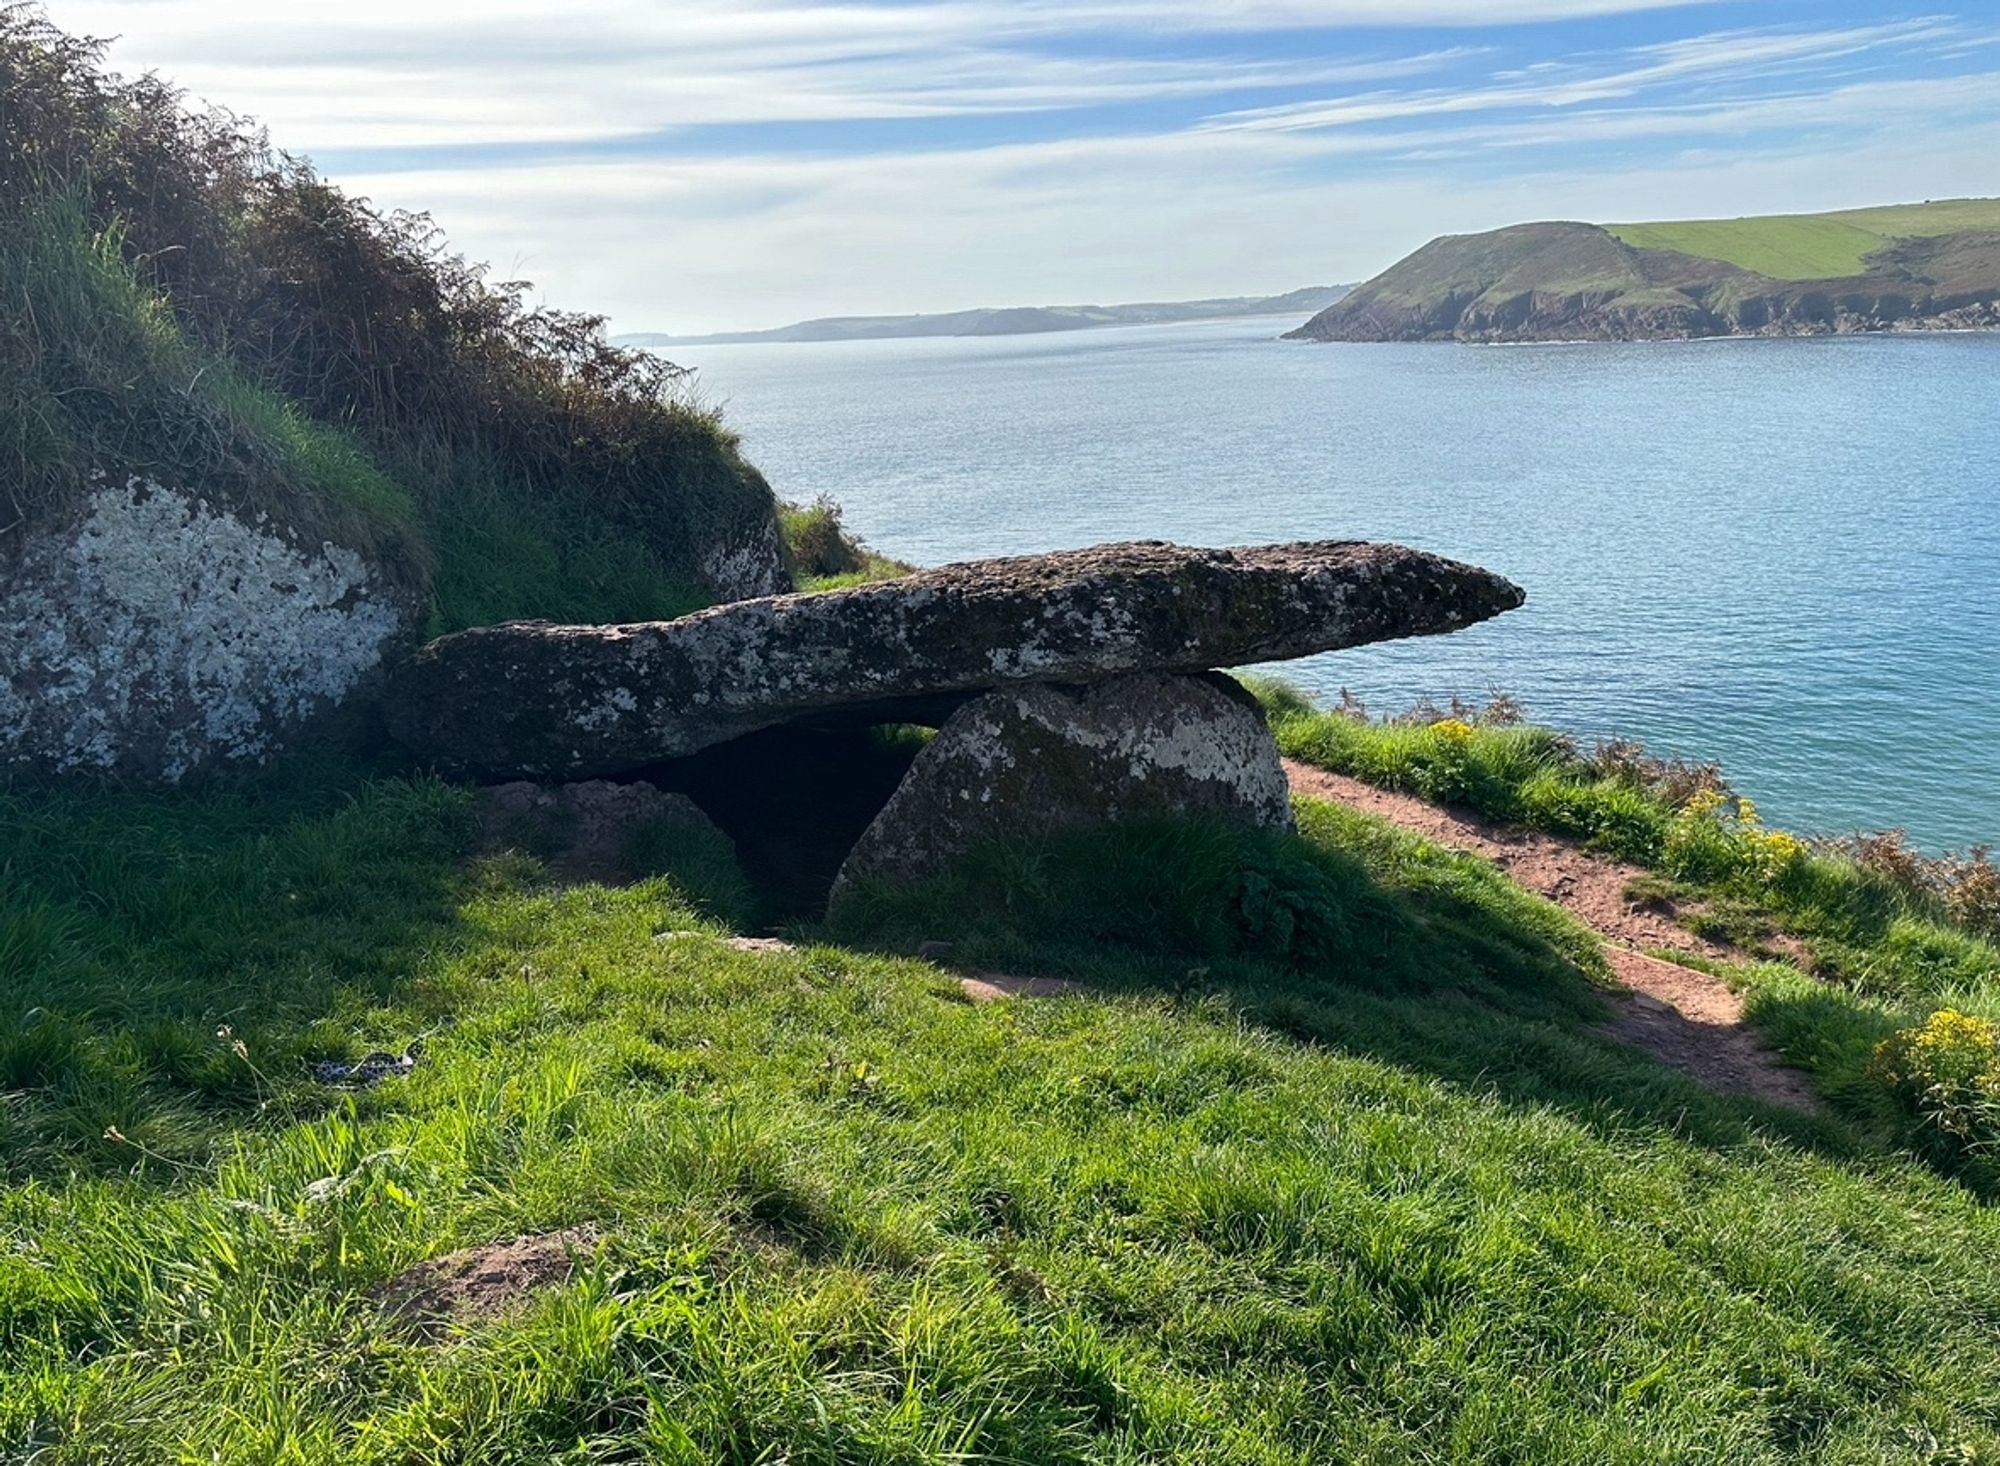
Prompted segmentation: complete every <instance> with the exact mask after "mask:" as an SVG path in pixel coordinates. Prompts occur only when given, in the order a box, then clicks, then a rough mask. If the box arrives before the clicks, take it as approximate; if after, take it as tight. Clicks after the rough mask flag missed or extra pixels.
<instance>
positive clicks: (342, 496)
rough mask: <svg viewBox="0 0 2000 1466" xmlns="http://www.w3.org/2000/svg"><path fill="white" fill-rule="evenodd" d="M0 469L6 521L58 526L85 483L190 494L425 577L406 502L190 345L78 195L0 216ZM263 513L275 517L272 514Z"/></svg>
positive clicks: (349, 447)
mask: <svg viewBox="0 0 2000 1466" xmlns="http://www.w3.org/2000/svg"><path fill="white" fill-rule="evenodd" d="M0 300H4V301H5V302H6V303H7V307H8V309H7V313H6V316H5V317H4V324H0V461H4V462H5V463H6V465H7V467H8V470H9V472H8V485H7V489H6V491H5V492H6V493H7V494H8V495H9V497H10V498H11V499H12V507H13V509H14V511H15V514H17V515H19V516H22V517H27V518H36V517H40V516H43V515H46V514H51V513H58V512H60V510H61V508H62V506H63V500H64V499H66V498H67V497H68V496H71V495H74V494H76V493H78V492H80V491H81V489H82V488H83V487H84V486H85V485H87V484H88V483H90V482H91V481H92V480H91V475H92V474H93V473H98V472H102V473H105V474H107V475H123V474H130V473H136V474H141V475H145V476H149V477H150V476H158V477H162V478H168V479H172V480H175V481H177V482H193V483H197V484H199V485H201V486H202V487H203V489H204V490H205V491H207V492H216V491H218V490H220V491H222V492H224V493H227V494H233V495H234V496H235V497H236V498H237V499H238V500H239V501H240V500H243V499H249V500H253V501H254V500H259V499H272V498H278V497H282V498H284V499H289V501H290V503H289V506H288V508H287V509H286V510H285V511H283V512H287V514H288V517H291V518H293V519H301V518H304V519H308V520H310V521H312V527H314V528H319V529H322V530H324V531H327V532H331V533H334V534H337V535H339V536H340V537H341V538H342V539H343V540H345V541H346V542H347V543H350V544H354V545H357V546H361V547H364V548H372V549H374V550H375V551H376V552H377V553H378V554H380V555H382V556H383V557H384V558H386V559H388V560H391V561H392V562H394V561H401V562H402V568H403V571H404V573H405V574H406V575H409V576H412V577H416V578H421V576H422V574H423V573H424V569H425V559H426V545H425V543H424V536H423V531H422V527H421V522H420V521H421V516H420V513H419V510H418V508H417V505H416V503H415V501H414V500H413V499H412V498H411V497H410V495H409V494H408V493H407V492H406V491H405V490H404V489H403V488H402V486H401V485H399V484H397V483H395V482H393V481H392V480H391V479H389V478H388V477H387V476H385V475H384V474H382V473H381V472H379V471H378V470H377V469H376V468H375V466H374V465H373V464H372V463H370V462H369V460H368V458H367V456H366V455H365V454H363V453H362V452H361V451H360V450H359V448H358V447H357V446H356V445H355V444H354V443H353V442H352V441H351V440H350V439H349V438H347V437H346V436H345V435H343V434H341V433H339V432H336V431H334V430H333V429H330V428H325V427H322V426H320V425H318V424H316V423H312V422H309V421H307V420H306V419H305V418H304V417H302V416H301V415H300V414H299V413H298V412H296V411H295V410H294V409H293V408H292V407H291V406H290V405H289V404H287V403H285V402H284V401H283V400H282V399H280V398H278V397H276V396H274V395H272V394H271V393H269V392H266V391H263V390H261V389H260V388H258V387H256V386H254V385H252V384H251V383H250V382H248V381H247V380H245V379H244V377H243V376H242V374H241V373H239V372H238V371H236V370H235V369H234V368H233V367H232V366H231V365H230V364H229V363H228V362H225V361H223V360H220V359H219V358H217V357H216V356H215V355H214V354H213V353H210V352H207V351H204V350H202V349H201V348H200V347H198V346H196V345H195V344H193V343H191V342H190V341H188V339H187V338H186V336H185V335H184V334H183V332H182V331H181V330H180V328H179V327H178V326H177V325H176V324H175V322H174V319H173V317H172V315H171V314H170V313H169V312H168V310H167V309H166V307H165V305H164V304H163V303H162V302H161V301H160V300H159V299H158V298H157V297H155V296H152V295H150V294H149V293H148V292H146V291H145V290H144V289H142V288H141V287H140V285H139V283H138V282H137V281H136V280H135V279H134V278H133V276H132V272H131V270H130V269H129V267H127V265H126V264H125V263H124V261H123V260H122V259H121V258H120V256H119V249H118V244H117V241H116V240H115V239H111V238H106V237H97V236H93V234H92V232H91V230H90V227H89V224H88V222H87V215H86V211H85V207H84V202H83V198H82V195H81V192H80V191H69V192H61V193H48V194H44V195H41V196H38V197H34V198H31V199H28V200H26V201H24V202H23V204H22V205H21V206H20V207H19V208H18V209H17V210H15V211H12V212H10V213H8V214H7V215H6V216H5V217H0ZM273 507H274V508H276V507H278V506H277V504H275V503H274V504H273Z"/></svg>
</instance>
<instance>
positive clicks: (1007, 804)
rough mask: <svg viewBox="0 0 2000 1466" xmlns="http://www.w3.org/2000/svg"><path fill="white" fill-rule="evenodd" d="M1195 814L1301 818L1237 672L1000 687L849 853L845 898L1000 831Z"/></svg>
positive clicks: (910, 876)
mask: <svg viewBox="0 0 2000 1466" xmlns="http://www.w3.org/2000/svg"><path fill="white" fill-rule="evenodd" d="M1185 814H1200V815H1208V816H1211V817H1215V818H1220V819H1226V820H1233V821H1237V822H1240V823H1243V824H1250V825H1259V826H1264V827H1267V828H1273V829H1289V828H1290V827H1291V823H1292V806H1291V798H1290V791H1289V788H1288V786H1287V784H1286V781H1285V771H1284V769H1283V767H1282V766H1281V765H1280V763H1279V760H1278V748H1277V745H1276V744H1275V743H1274V742H1273V741H1272V739H1271V731H1270V728H1269V727H1268V726H1267V725H1266V723H1265V721H1264V715H1263V712H1262V711H1261V710H1260V709H1259V708H1258V706H1257V703H1256V701H1255V700H1254V699H1253V698H1251V697H1250V696H1249V695H1248V694H1247V693H1245V692H1244V691H1243V689H1242V688H1241V687H1239V686H1238V685H1237V684H1236V683H1234V682H1232V681H1231V680H1230V679H1228V678H1226V677H1221V676H1217V675H1215V674H1212V673H1211V674H1208V675H1204V676H1196V677H1183V676H1160V675H1137V676H1130V677H1118V678H1114V679H1112V680H1110V681H1107V682H1098V683H1092V684H1089V685H1087V686H1081V687H1051V686H1033V687H1017V688H1007V689H1005V690H1003V691H999V692H989V693H987V694H986V695H985V696H983V697H979V698H975V699H974V700H973V701H971V702H969V703H967V704H966V705H965V706H964V707H962V708H960V709H959V710H958V711H957V712H956V713H953V714H952V716H951V719H950V720H949V721H948V722H947V723H946V724H945V725H944V727H943V728H942V729H940V730H939V732H938V735H937V737H936V738H934V739H932V740H931V742H930V743H929V744H928V745H926V747H925V748H924V751H923V752H922V753H920V754H919V755H917V760H916V762H915V763H914V764H913V765H911V767H910V772H909V773H908V774H907V775H906V776H905V777H904V779H903V782H902V783H901V784H900V785H899V786H897V789H896V792H895V794H894V795H892V796H891V797H890V800H889V803H888V804H887V805H886V806H885V807H884V808H883V810H882V812H881V813H880V814H879V815H877V816H876V817H875V820H874V822H873V823H872V824H870V825H869V827H868V829H867V831H866V832H865V833H864V834H863V835H862V836H861V839H860V840H859V841H858V842H857V843H856V844H855V847H854V850H853V851H852V853H850V854H849V855H848V857H847V860H846V862H845V863H844V864H843V865H842V866H841V870H840V877H839V879H838V880H837V881H836V882H835V884H834V890H833V899H834V900H835V901H838V900H840V899H841V897H842V896H843V895H844V894H845V893H846V892H847V891H848V890H850V889H851V888H852V887H853V886H854V885H855V884H856V883H859V882H866V881H870V880H887V881H895V882H902V881H911V880H917V879H921V878H922V877H924V876H927V875H933V874H935V873H937V872H938V871H939V870H941V869H944V868H945V867H947V866H949V865H950V864H951V863H952V862H954V861H955V860H957V859H959V858H960V857H962V856H964V855H965V854H966V853H967V852H969V851H971V850H972V849H973V848H975V847H976V846H979V845H981V844H984V843H987V842H989V841H992V840H996V839H1001V838H1029V839H1032V838H1035V837H1038V836H1043V835H1048V834H1051V833H1053V832H1055V831H1057V830H1063V829H1069V828H1073V827H1076V826H1082V825H1092V824H1110V823H1115V822H1117V821H1119V820H1125V819H1134V818H1143V817H1146V816H1165V815H1185Z"/></svg>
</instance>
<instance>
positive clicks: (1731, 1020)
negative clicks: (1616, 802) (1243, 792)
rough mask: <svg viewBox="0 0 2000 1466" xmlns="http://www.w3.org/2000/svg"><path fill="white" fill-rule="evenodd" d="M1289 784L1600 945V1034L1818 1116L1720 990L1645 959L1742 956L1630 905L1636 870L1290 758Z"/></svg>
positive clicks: (1790, 1072)
mask: <svg viewBox="0 0 2000 1466" xmlns="http://www.w3.org/2000/svg"><path fill="white" fill-rule="evenodd" d="M1285 774H1286V776H1287V777H1288V778H1289V779H1290V780H1291V784H1292V792H1293V793H1295V794H1305V795H1309V796H1311V797H1313V798H1315V799H1330V800H1334V801H1336V802H1338V803H1340V804H1345V805H1348V806H1350V807H1351V808H1354V809H1359V810H1362V811H1364V812H1366V813H1368V814H1372V815H1375V816H1377V817H1379V818H1381V819H1385V820H1387V821H1389V822H1390V823H1391V824H1394V825H1397V826H1400V827H1401V828H1403V829H1406V830H1409V831H1411V832H1412V833H1414V834H1419V835H1422V836H1424V837H1425V838H1426V839H1429V840H1434V841H1436V842H1437V843H1438V844H1440V845H1445V846H1449V847H1450V848H1452V849H1454V850H1464V851H1468V852H1470V853H1471V854H1474V855H1479V856H1483V857H1484V858H1485V859H1487V860H1490V861H1492V862H1493V863H1494V864H1495V865H1497V866H1499V867H1500V868H1501V869H1502V870H1504V871H1505V872H1507V874H1508V875H1509V876H1510V877H1511V878H1512V879H1513V880H1515V881H1516V882H1518V883H1519V884H1520V885H1522V886H1525V887H1526V888H1527V889H1529V890H1531V891H1533V892H1535V893H1536V894H1538V895H1540V896H1543V897H1545V898H1546V899H1548V900H1550V901H1553V902H1554V903H1555V904H1556V905H1558V906H1560V907H1562V908H1563V909H1564V910H1566V911H1568V912H1569V913H1570V914H1571V915H1572V916H1574V917H1576V918H1577V919H1578V920H1580V921H1581V922H1583V923H1584V925H1586V926H1588V927H1590V928H1591V929H1592V930H1593V931H1595V932H1596V933H1597V934H1598V935H1599V936H1601V937H1602V938H1604V942H1605V953H1604V955H1605V958H1606V960H1607V961H1609V962H1610V964H1611V970H1612V972H1613V973H1615V974H1616V975H1617V978H1618V981H1619V982H1620V983H1621V984H1623V985H1624V987H1625V988H1626V989H1627V991H1626V992H1625V993H1623V994H1621V995H1619V997H1618V999H1617V1006H1616V1010H1615V1011H1614V1013H1613V1015H1612V1017H1611V1020H1610V1021H1609V1022H1608V1023H1606V1024H1604V1025H1602V1027H1601V1029H1600V1032H1602V1033H1604V1034H1606V1035H1607V1036H1608V1037H1611V1038H1614V1039H1616V1040H1618V1041H1619V1042H1620V1043H1624V1044H1629V1045H1630V1046H1631V1047H1633V1048H1636V1049H1639V1050H1641V1051H1642V1052H1644V1053H1647V1054H1650V1055H1652V1056H1653V1057H1654V1058H1656V1059H1658V1060H1659V1061H1660V1062H1661V1063H1663V1064H1666V1065H1668V1066H1670V1067H1672V1068H1675V1069H1678V1070H1680V1071H1681V1072H1682V1073H1683V1074H1686V1075H1688V1076H1689V1077H1690V1078H1693V1079H1694V1080H1696V1081H1697V1082H1699V1083H1701V1084H1703V1085H1706V1086H1707V1087H1708V1088H1710V1089H1716V1090H1722V1091H1726V1092H1728V1093H1732V1094H1743V1095H1749V1096H1751V1097H1752V1098H1755V1099H1760V1100H1765V1101H1768V1102H1769V1103H1772V1104H1780V1105H1789V1106H1791V1107H1792V1108H1794V1109H1808V1110H1809V1109H1814V1108H1817V1106H1818V1099H1817V1097H1816V1096H1815V1095H1814V1093H1813V1089H1812V1085H1811V1083H1810V1081H1808V1080H1807V1079H1806V1077H1805V1076H1804V1075H1803V1074H1801V1073H1800V1072H1799V1071H1798V1070H1796V1069H1792V1068H1788V1067H1787V1066H1786V1065H1785V1064H1784V1063H1783V1062H1782V1061H1781V1060H1780V1059H1779V1058H1778V1056H1777V1055H1775V1054H1773V1053H1772V1052H1771V1051H1770V1050H1769V1049H1768V1048H1766V1047H1765V1046H1764V1044H1763V1042H1762V1041H1761V1040H1760V1039H1759V1038H1758V1037H1757V1035H1756V1034H1755V1033H1754V1032H1753V1031H1752V1030H1751V1029H1749V1028H1748V1027H1746V1026H1745V1024H1744V1022H1743V1000H1742V999H1741V998H1740V997H1738V996H1737V995H1736V994H1735V993H1734V992H1732V991H1731V990H1730V989H1729V987H1728V985H1727V984H1726V983H1723V982H1722V981H1721V980H1720V979H1718V978H1714V977H1711V976H1710V975H1709V974H1707V973H1705V972H1697V971H1695V970H1694V969H1693V968H1690V967H1682V966H1680V965H1679V964H1677V963H1673V962H1667V961H1663V960H1661V959H1660V958H1658V957H1653V956H1649V955H1647V953H1646V952H1645V951H1643V950H1640V949H1642V948H1652V949H1655V950H1661V951H1674V952H1686V953H1688V954H1690V955H1691V956H1698V957H1708V958H1714V959H1718V960H1725V961H1726V960H1730V959H1740V958H1742V957H1744V956H1745V955H1747V954H1745V953H1743V952H1740V951H1738V950H1737V949H1736V948H1734V947H1732V946H1729V945H1728V944H1727V943H1724V942H1718V941H1714V940H1711V939H1709V938H1706V937H1701V936H1697V935H1696V934H1694V933H1693V932H1690V931H1689V930H1688V929H1687V928H1686V927H1683V926H1681V925H1680V924H1679V923H1678V922H1676V921H1675V920H1674V919H1673V913H1672V912H1671V911H1668V910H1661V909H1659V908H1657V907H1654V906H1650V905H1643V906H1642V905H1634V904H1633V903H1631V902H1630V901H1628V900H1626V898H1625V891H1626V888H1627V887H1628V886H1630V885H1631V883H1632V882H1633V881H1634V880H1637V879H1639V878H1640V877H1642V876H1645V875H1646V874H1647V872H1646V871H1644V870H1642V869H1641V868H1640V867H1638V866H1635V865H1627V864H1625V863H1624V862H1622V861H1618V860H1612V859H1609V858H1607V857H1604V856H1600V855H1592V854H1590V853H1589V852H1587V851H1584V850H1581V849H1579V848H1577V847H1576V846H1574V845H1572V844H1569V843H1568V842H1566V841H1563V840H1559V839H1557V838H1555V837H1554V836H1552V835H1543V834H1537V833H1535V832H1533V831H1527V830H1518V829H1511V828H1509V827H1507V826H1504V825H1499V824H1496V823H1494V822H1492V821H1490V820H1485V819H1481V818H1480V817H1479V816H1477V815H1473V814H1467V813H1463V812H1460V811H1456V810H1450V809H1444V808H1442V807H1440V806H1438V805H1435V804H1428V803H1426V802H1425V801H1423V800H1421V799H1418V798H1415V797H1414V796H1412V795H1408V794H1394V793H1391V792H1389V791H1388V790H1385V789H1377V788H1376V787H1375V786H1374V785H1372V784H1364V783H1362V782H1361V781H1360V780H1359V779H1350V778H1348V777H1347V776H1345V775H1343V774H1331V773H1328V772H1327V771H1326V770H1324V769H1316V768H1314V767H1312V766H1311V765H1310V764H1303V763H1299V762H1298V761H1297V760H1294V759H1286V760H1285Z"/></svg>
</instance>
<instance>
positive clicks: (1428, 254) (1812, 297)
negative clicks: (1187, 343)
mask: <svg viewBox="0 0 2000 1466" xmlns="http://www.w3.org/2000/svg"><path fill="white" fill-rule="evenodd" d="M1996 327H2000V199H1946V200H1940V201H1937V202H1927V203H1921V204H1894V205H1888V206H1885V207H1881V208H1866V209H1849V210H1844V211H1840V212H1836V213H1828V214H1781V215H1767V216H1763V217H1755V218H1743V219H1686V220H1677V221H1671V222H1659V223H1650V224H1579V223H1571V222H1551V223H1537V224H1516V225H1513V226H1511V227H1509V228H1505V229H1494V230H1490V231H1488V232H1487V233H1484V234H1449V235H1445V236H1443V237H1442V238H1439V239H1434V240H1432V241H1431V242H1430V243H1429V244H1427V245H1425V246H1424V247H1423V248H1422V249H1419V250H1418V251H1416V252H1415V253H1414V254H1411V255H1408V256H1406V257H1405V258H1403V259H1402V260H1400V261H1398V262H1397V263H1396V264H1394V265H1392V266H1391V267H1390V268H1388V269H1387V270H1384V271H1383V272H1382V273H1381V274H1379V275H1377V276H1375V278H1374V279H1372V280H1369V281H1366V282H1365V283H1363V284H1361V285H1358V286H1356V287H1355V288H1354V289H1353V290H1352V291H1350V292H1348V293H1347V294H1345V295H1344V296H1343V297H1342V298H1341V299H1340V300H1339V301H1337V302H1335V303H1333V304H1332V305H1330V306H1328V307H1326V308H1324V309H1322V310H1321V311H1320V312H1319V313H1318V314H1317V315H1315V316H1314V317H1313V318H1312V319H1311V320H1310V321H1308V322H1306V324H1305V325H1303V326H1301V327H1299V329H1298V330H1296V331H1293V332H1291V333H1290V339H1294V340H1310V341H1574V340H1583V341H1642V340H1684V339H1690V338H1694V337H1703V336H1753V335H1755V336H1811V335H1833V334H1846V333H1853V332H1866V331H1914V330H1930V331H1934V330H1979V329H1991V328H1996Z"/></svg>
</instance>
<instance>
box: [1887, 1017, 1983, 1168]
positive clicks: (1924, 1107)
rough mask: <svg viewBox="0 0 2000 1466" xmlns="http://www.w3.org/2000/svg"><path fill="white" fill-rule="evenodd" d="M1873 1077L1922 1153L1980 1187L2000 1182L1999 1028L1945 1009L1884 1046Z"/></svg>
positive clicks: (1894, 1037) (1888, 1040)
mask: <svg viewBox="0 0 2000 1466" xmlns="http://www.w3.org/2000/svg"><path fill="white" fill-rule="evenodd" d="M1873 1072H1874V1074H1875V1076H1876V1077H1877V1078H1878V1079H1879V1080H1881V1082H1882V1083H1884V1084H1886V1085H1887V1086H1888V1087H1889V1088H1890V1089H1891V1090H1892V1091H1893V1092H1894V1093H1895V1095H1896V1097H1897V1099H1898V1100H1899V1101H1900V1102H1901V1103H1902V1105H1903V1108H1904V1110H1905V1111H1906V1112H1907V1113H1908V1114H1909V1115H1910V1117H1911V1119H1912V1120H1913V1122H1914V1124H1915V1134H1916V1139H1917V1142H1918V1144H1919V1146H1920V1147H1921V1148H1922V1149H1924V1150H1925V1151H1926V1152H1927V1153H1929V1154H1930V1155H1931V1156H1932V1157H1933V1158H1934V1159H1937V1160H1940V1161H1943V1162H1945V1163H1947V1164H1949V1165H1951V1166H1952V1167H1954V1168H1960V1169H1963V1170H1966V1171H1969V1172H1970V1173H1971V1174H1972V1175H1973V1176H1975V1177H1977V1178H1978V1179H1980V1180H1983V1181H1986V1182H1989V1183H1990V1182H1991V1181H1993V1180H1995V1179H2000V1171H1996V1166H1995V1162H1996V1159H2000V1027H1997V1026H1996V1025H1995V1024H1994V1023H1993V1022H1992V1021H1991V1020H1990V1019H1985V1018H1976V1017H1971V1016H1968V1015H1967V1014H1964V1013H1961V1012H1959V1011H1958V1010H1956V1009H1954V1008H1942V1009H1940V1010H1938V1011H1937V1012H1935V1013H1933V1014H1931V1016H1930V1017H1929V1018H1928V1019H1927V1020H1925V1021H1924V1022H1923V1023H1921V1024H1919V1025H1917V1026H1916V1027H1914V1028H1906V1029H1903V1030H1902V1031H1901V1032H1900V1033H1897V1034H1895V1035H1894V1036H1892V1037H1890V1038H1888V1039H1885V1040H1884V1041H1883V1042H1882V1044H1881V1045H1880V1046H1879V1047H1878V1048H1877V1049H1876V1050H1875V1060H1874V1065H1873Z"/></svg>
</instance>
